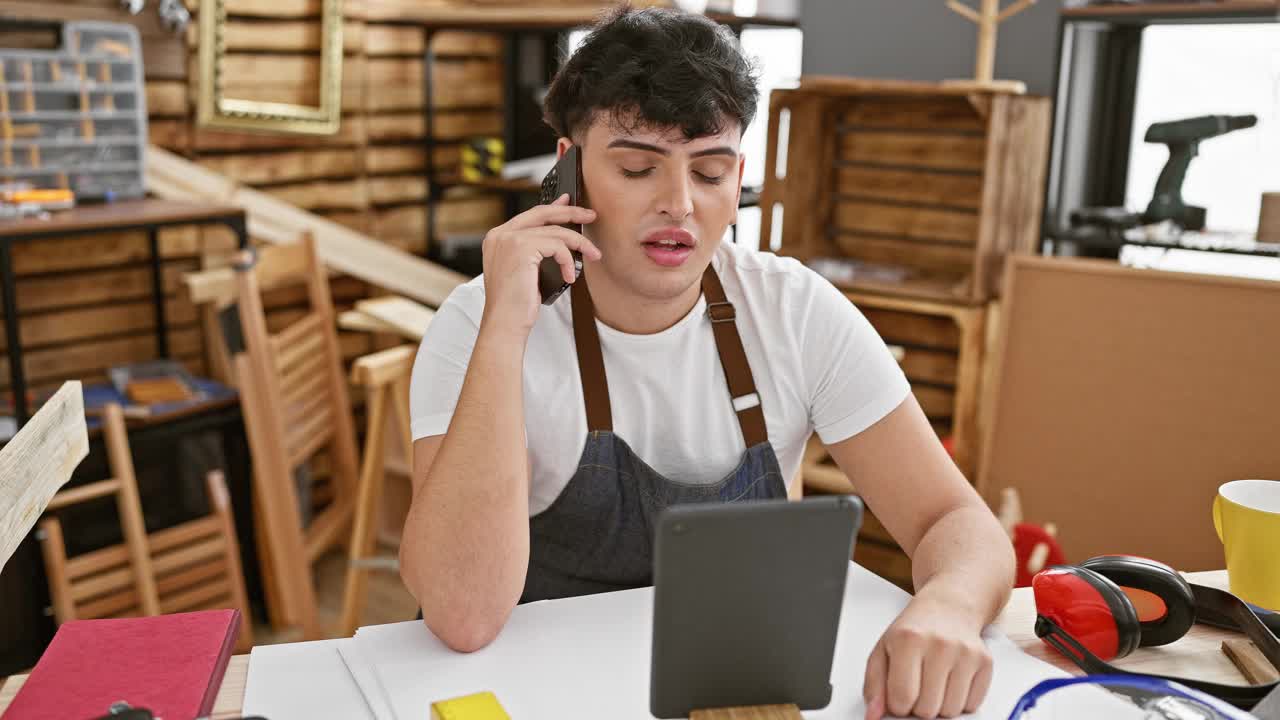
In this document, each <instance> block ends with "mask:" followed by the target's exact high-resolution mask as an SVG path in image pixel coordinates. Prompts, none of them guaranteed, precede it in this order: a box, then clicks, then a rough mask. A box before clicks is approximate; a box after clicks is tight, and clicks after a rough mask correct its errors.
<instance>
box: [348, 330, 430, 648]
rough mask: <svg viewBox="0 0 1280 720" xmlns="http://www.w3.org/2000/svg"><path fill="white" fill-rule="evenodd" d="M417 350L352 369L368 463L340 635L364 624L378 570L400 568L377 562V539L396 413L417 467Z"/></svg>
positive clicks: (392, 352)
mask: <svg viewBox="0 0 1280 720" xmlns="http://www.w3.org/2000/svg"><path fill="white" fill-rule="evenodd" d="M415 352H416V348H415V347H414V346H412V345H400V346H397V347H393V348H390V349H388V350H383V351H381V352H377V353H373V354H370V355H365V356H364V357H361V358H357V359H356V361H355V364H354V365H353V366H352V368H351V378H352V380H353V381H354V382H355V383H356V384H357V385H359V386H360V387H363V388H364V391H365V394H366V399H367V402H366V403H365V412H366V416H367V426H366V431H365V445H364V458H363V462H362V463H361V467H360V494H359V497H358V498H357V499H356V507H355V521H354V523H353V526H352V529H351V542H350V545H349V547H350V557H349V560H348V563H347V580H346V585H345V588H344V590H343V599H342V619H341V621H340V622H341V626H340V628H339V632H340V633H341V635H342V636H343V637H347V636H350V635H353V634H354V633H355V631H356V629H357V628H358V627H359V625H360V614H361V612H362V611H363V609H364V595H365V585H366V581H367V579H368V573H369V571H370V570H374V569H388V570H394V569H398V568H399V563H398V561H397V560H396V559H395V558H377V557H373V552H374V549H375V545H376V541H375V536H376V534H377V527H376V526H377V516H378V511H379V508H380V507H381V506H382V489H383V480H384V475H385V472H386V458H387V456H388V451H387V446H388V445H389V443H387V434H386V429H387V425H388V421H390V420H392V418H391V417H390V413H391V411H392V410H393V409H394V413H395V416H394V421H395V428H396V430H397V431H398V435H399V443H390V444H398V445H399V446H400V447H401V448H403V449H404V450H402V451H401V454H403V455H405V456H406V458H407V461H406V462H405V464H406V465H407V466H409V467H412V464H413V463H412V452H413V438H412V435H411V432H410V429H409V376H410V372H411V371H412V369H413V358H414V353H415Z"/></svg>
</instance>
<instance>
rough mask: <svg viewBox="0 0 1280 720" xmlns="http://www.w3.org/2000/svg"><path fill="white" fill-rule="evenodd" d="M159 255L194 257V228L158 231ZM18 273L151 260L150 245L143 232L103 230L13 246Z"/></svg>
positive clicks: (197, 243) (196, 237) (196, 247)
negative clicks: (109, 231) (99, 232)
mask: <svg viewBox="0 0 1280 720" xmlns="http://www.w3.org/2000/svg"><path fill="white" fill-rule="evenodd" d="M159 245H160V255H161V257H164V258H178V257H193V256H195V255H198V254H199V252H200V235H199V233H198V232H196V231H195V228H189V227H188V228H165V229H164V230H161V232H160V242H159ZM12 258H13V270H14V273H16V274H17V275H20V276H21V275H27V274H32V273H47V272H61V271H67V270H79V269H84V268H97V267H104V266H108V267H109V266H118V265H123V264H125V263H134V262H139V263H140V262H143V261H147V260H150V258H151V248H150V245H149V244H148V242H147V236H146V234H145V233H142V232H124V233H114V232H113V233H102V234H98V235H81V236H73V237H65V238H51V239H48V240H41V241H39V242H24V243H16V244H15V245H13V255H12Z"/></svg>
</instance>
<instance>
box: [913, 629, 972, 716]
mask: <svg viewBox="0 0 1280 720" xmlns="http://www.w3.org/2000/svg"><path fill="white" fill-rule="evenodd" d="M953 665H955V654H954V653H953V652H950V651H949V650H948V649H946V648H937V647H935V648H932V649H930V650H929V651H928V652H926V653H924V656H923V657H922V658H921V662H920V694H919V696H918V697H917V698H916V704H915V707H914V708H913V710H912V712H913V713H914V714H915V715H916V717H920V718H925V720H932V718H935V717H937V716H938V711H939V710H941V709H942V701H943V700H944V699H945V698H946V695H947V685H948V682H949V681H948V678H949V677H950V676H951V673H952V666H953ZM965 690H968V683H967V682H966V683H965Z"/></svg>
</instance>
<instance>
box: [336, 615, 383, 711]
mask: <svg viewBox="0 0 1280 720" xmlns="http://www.w3.org/2000/svg"><path fill="white" fill-rule="evenodd" d="M338 654H339V655H341V656H342V662H343V663H344V664H346V666H347V670H348V671H350V673H351V678H352V680H354V681H355V683H356V687H358V688H359V689H360V694H361V695H362V696H363V697H364V701H365V702H366V703H368V705H369V712H370V713H372V714H373V720H395V715H393V714H392V713H391V706H390V705H388V704H387V695H386V693H385V692H383V690H382V684H381V683H380V682H378V676H377V675H376V674H375V673H374V670H373V663H372V662H370V661H369V660H368V658H367V657H366V656H365V653H364V651H363V650H362V649H361V648H360V642H359V631H357V634H356V640H354V641H351V642H347V643H343V644H342V645H339V646H338Z"/></svg>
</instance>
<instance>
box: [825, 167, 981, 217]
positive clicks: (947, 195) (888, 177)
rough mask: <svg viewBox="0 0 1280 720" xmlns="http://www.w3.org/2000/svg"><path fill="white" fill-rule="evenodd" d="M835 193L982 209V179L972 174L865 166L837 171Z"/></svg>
mask: <svg viewBox="0 0 1280 720" xmlns="http://www.w3.org/2000/svg"><path fill="white" fill-rule="evenodd" d="M835 172H836V177H835V183H836V193H837V194H839V195H844V196H853V197H859V198H870V199H876V200H895V201H898V202H906V203H916V204H920V205H942V206H946V207H956V208H964V209H967V210H977V209H978V208H979V207H981V205H982V176H980V175H978V174H976V173H973V174H970V173H954V172H930V171H928V170H899V169H895V168H884V167H873V166H865V165H843V166H839V167H837V168H836V171H835Z"/></svg>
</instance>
